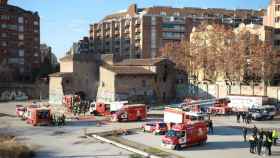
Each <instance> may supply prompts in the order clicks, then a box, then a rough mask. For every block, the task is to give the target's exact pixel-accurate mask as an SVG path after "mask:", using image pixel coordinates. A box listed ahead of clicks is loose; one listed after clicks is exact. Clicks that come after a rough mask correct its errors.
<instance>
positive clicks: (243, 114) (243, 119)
mask: <svg viewBox="0 0 280 158" xmlns="http://www.w3.org/2000/svg"><path fill="white" fill-rule="evenodd" d="M241 116H242V121H243V123H245V117H246V114H245V112H242V114H241Z"/></svg>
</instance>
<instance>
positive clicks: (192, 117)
mask: <svg viewBox="0 0 280 158" xmlns="http://www.w3.org/2000/svg"><path fill="white" fill-rule="evenodd" d="M163 119H164V122H165V123H169V124H170V123H175V124H176V123H189V122H193V121H205V122H207V121H208V115H207V114H203V113H198V112H187V111H184V110H183V109H181V108H169V107H166V108H165V110H164V118H163Z"/></svg>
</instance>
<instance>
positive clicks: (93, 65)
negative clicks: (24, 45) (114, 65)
mask: <svg viewBox="0 0 280 158" xmlns="http://www.w3.org/2000/svg"><path fill="white" fill-rule="evenodd" d="M98 68H99V57H98V56H96V55H93V54H74V55H67V56H65V57H63V58H62V59H60V72H58V73H54V74H50V75H49V76H50V81H49V95H50V96H49V101H50V103H52V104H62V98H63V96H64V95H67V94H75V93H81V94H85V97H86V99H95V98H96V94H97V87H98V78H99V76H98V74H99V73H98V70H99V69H98Z"/></svg>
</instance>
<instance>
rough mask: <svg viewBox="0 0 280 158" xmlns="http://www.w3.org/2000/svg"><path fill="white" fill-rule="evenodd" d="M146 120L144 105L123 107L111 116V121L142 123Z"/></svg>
mask: <svg viewBox="0 0 280 158" xmlns="http://www.w3.org/2000/svg"><path fill="white" fill-rule="evenodd" d="M146 118H147V106H146V105H144V104H132V105H124V106H123V107H122V108H121V109H119V110H118V111H117V112H116V113H114V114H113V115H112V121H119V122H122V121H142V120H145V119H146Z"/></svg>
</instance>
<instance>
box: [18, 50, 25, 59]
mask: <svg viewBox="0 0 280 158" xmlns="http://www.w3.org/2000/svg"><path fill="white" fill-rule="evenodd" d="M18 56H20V57H24V50H23V49H20V50H19V51H18Z"/></svg>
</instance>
